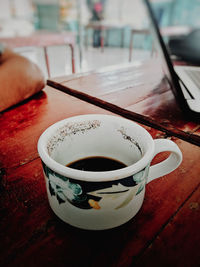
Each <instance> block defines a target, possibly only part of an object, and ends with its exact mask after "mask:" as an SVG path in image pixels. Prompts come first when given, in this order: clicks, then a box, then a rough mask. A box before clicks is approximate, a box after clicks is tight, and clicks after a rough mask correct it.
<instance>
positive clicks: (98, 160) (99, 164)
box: [66, 157, 127, 172]
mask: <svg viewBox="0 0 200 267" xmlns="http://www.w3.org/2000/svg"><path fill="white" fill-rule="evenodd" d="M66 166H67V167H69V168H72V169H76V170H81V171H92V172H104V171H114V170H118V169H122V168H124V167H127V166H126V165H125V164H124V163H122V162H120V161H118V160H115V159H111V158H106V157H88V158H83V159H80V160H77V161H74V162H72V163H70V164H68V165H66Z"/></svg>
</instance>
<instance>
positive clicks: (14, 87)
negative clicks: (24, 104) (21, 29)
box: [0, 48, 45, 112]
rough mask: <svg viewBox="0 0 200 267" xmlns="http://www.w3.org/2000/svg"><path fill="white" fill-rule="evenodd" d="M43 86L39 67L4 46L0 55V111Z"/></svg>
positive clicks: (43, 81)
mask: <svg viewBox="0 0 200 267" xmlns="http://www.w3.org/2000/svg"><path fill="white" fill-rule="evenodd" d="M44 86H45V79H44V76H43V74H42V72H41V70H40V69H39V67H38V66H37V65H36V64H34V63H33V62H31V61H30V60H28V59H27V58H25V57H23V56H20V55H18V54H16V53H14V52H13V51H11V50H9V49H7V48H5V49H4V51H3V53H2V54H1V55H0V112H1V111H3V110H5V109H7V108H9V107H11V106H12V105H15V104H17V103H19V102H21V101H22V100H24V99H26V98H28V97H30V96H31V95H33V94H34V93H36V92H38V91H40V90H42V89H43V88H44Z"/></svg>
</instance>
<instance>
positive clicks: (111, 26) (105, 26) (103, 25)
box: [85, 20, 127, 52]
mask: <svg viewBox="0 0 200 267" xmlns="http://www.w3.org/2000/svg"><path fill="white" fill-rule="evenodd" d="M126 26H127V24H124V23H122V22H115V21H106V20H102V21H90V22H89V23H88V24H87V25H85V45H86V49H87V47H88V31H89V30H90V29H92V30H99V31H100V45H101V51H102V52H103V50H104V45H105V39H106V40H108V38H109V37H108V36H109V31H110V30H120V31H121V47H123V46H124V31H125V27H126ZM105 36H106V38H105Z"/></svg>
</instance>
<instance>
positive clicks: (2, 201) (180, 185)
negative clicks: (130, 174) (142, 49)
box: [0, 65, 200, 267]
mask: <svg viewBox="0 0 200 267" xmlns="http://www.w3.org/2000/svg"><path fill="white" fill-rule="evenodd" d="M147 67H148V66H147ZM154 71H155V72H156V70H154ZM133 72H134V74H135V75H134V76H133V75H132V74H133ZM139 74H140V75H139ZM144 78H145V79H146V80H144ZM154 78H155V77H154V76H152V75H150V74H149V76H148V75H147V77H144V75H142V74H141V65H133V66H131V67H130V68H127V67H124V68H122V67H121V68H120V69H117V68H116V69H115V68H110V69H109V68H107V69H105V70H100V71H94V72H91V73H88V74H82V75H81V74H79V75H78V74H77V75H72V76H69V77H67V76H66V77H61V78H59V79H56V81H57V82H58V81H59V83H61V84H64V85H66V86H68V87H70V88H74V92H79V91H77V90H83V91H84V92H87V93H88V94H89V95H88V96H90V95H95V96H96V97H98V98H99V99H102V100H105V101H109V102H114V103H115V104H116V105H119V106H122V107H125V109H127V110H129V111H131V110H133V111H137V112H140V114H143V115H147V114H148V116H150V117H151V118H154V119H156V120H162V119H163V118H165V121H163V125H164V124H165V125H167V124H168V125H169V127H172V128H173V129H175V128H177V129H179V130H180V129H182V130H183V131H188V132H191V133H195V134H196V135H197V136H198V135H200V128H199V125H198V124H197V123H194V122H190V121H187V120H185V119H184V118H183V116H182V115H181V112H180V110H179V109H178V108H177V105H175V102H174V99H173V96H171V95H170V92H169V90H167V89H164V88H162V87H158V86H156V82H155V80H154ZM54 81H55V80H54ZM144 81H146V82H147V81H148V86H149V87H148V88H147V85H146V83H145V82H144ZM147 89H148V90H147ZM91 99H92V98H91ZM166 101H168V104H167V103H165V102H166ZM163 103H165V105H164V106H163V105H162V104H163ZM169 109H170V110H169ZM88 113H104V114H112V113H111V112H109V111H107V110H106V109H103V108H100V107H97V106H96V105H94V104H89V103H88V102H87V101H82V100H80V99H78V98H77V97H72V96H70V95H68V94H66V93H63V92H60V91H58V90H56V89H53V88H50V87H48V86H47V88H46V89H45V90H44V92H40V93H38V94H37V95H35V96H33V97H32V98H30V99H28V100H27V101H24V102H23V103H21V104H20V105H17V106H15V107H13V108H11V109H9V110H7V111H5V112H3V113H1V116H0V140H1V142H0V171H1V172H0V192H1V197H0V216H1V220H0V238H1V242H0V265H1V266H37V267H38V266H44V265H47V266H61V267H62V266H74V267H78V266H87V267H89V266H95V267H98V266H101V267H102V266H106V267H110V266H121V267H124V266H126V267H128V266H143V267H144V266H154V265H155V266H173V267H177V266H181V267H182V266H190V267H191V266H199V264H200V255H199V243H200V233H199V221H200V180H199V174H200V164H199V159H200V148H199V147H198V146H196V145H192V144H190V143H189V142H185V141H183V140H181V139H178V138H175V137H174V136H170V137H169V136H167V135H166V134H165V132H163V131H158V130H156V129H154V128H152V127H150V126H148V127H147V126H144V125H143V126H144V127H145V128H146V129H147V130H148V131H149V133H150V134H151V135H152V137H153V138H170V139H172V140H173V141H174V142H176V143H177V145H178V146H179V147H180V149H181V151H182V153H183V162H182V164H181V165H180V167H179V168H178V169H176V170H175V171H174V172H172V173H170V174H169V175H166V176H165V177H161V178H160V179H157V180H155V181H153V182H151V183H149V184H148V185H147V186H146V193H145V199H144V204H143V206H142V208H141V210H140V211H139V212H138V214H137V215H136V216H135V217H134V218H133V219H132V220H130V221H129V222H128V223H126V224H124V225H123V226H120V227H118V228H115V229H112V230H106V231H85V230H80V229H76V228H73V227H71V226H69V225H68V224H65V223H64V222H62V221H61V220H60V219H59V218H57V217H56V215H55V214H54V213H53V212H52V210H51V209H50V206H49V204H48V200H47V194H46V187H45V181H44V178H43V173H42V166H41V161H40V159H39V156H38V153H37V141H38V138H39V136H40V134H41V133H42V132H43V131H44V130H45V129H46V128H47V127H48V126H49V125H51V124H53V123H54V122H56V121H58V120H61V119H64V118H67V117H71V116H75V115H80V114H88ZM166 113H169V114H166ZM175 116H176V117H175ZM174 117H175V118H174ZM162 158H163V155H162V154H161V155H158V157H157V158H156V159H155V160H154V161H153V162H154V163H155V162H158V161H159V160H160V159H162Z"/></svg>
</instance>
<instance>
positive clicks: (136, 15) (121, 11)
mask: <svg viewBox="0 0 200 267" xmlns="http://www.w3.org/2000/svg"><path fill="white" fill-rule="evenodd" d="M105 18H106V19H107V20H113V21H114V20H115V21H122V22H123V23H126V24H130V25H133V26H136V27H142V26H143V25H144V21H145V18H146V14H145V10H144V6H143V4H142V1H141V0H107V2H106V10H105Z"/></svg>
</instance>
